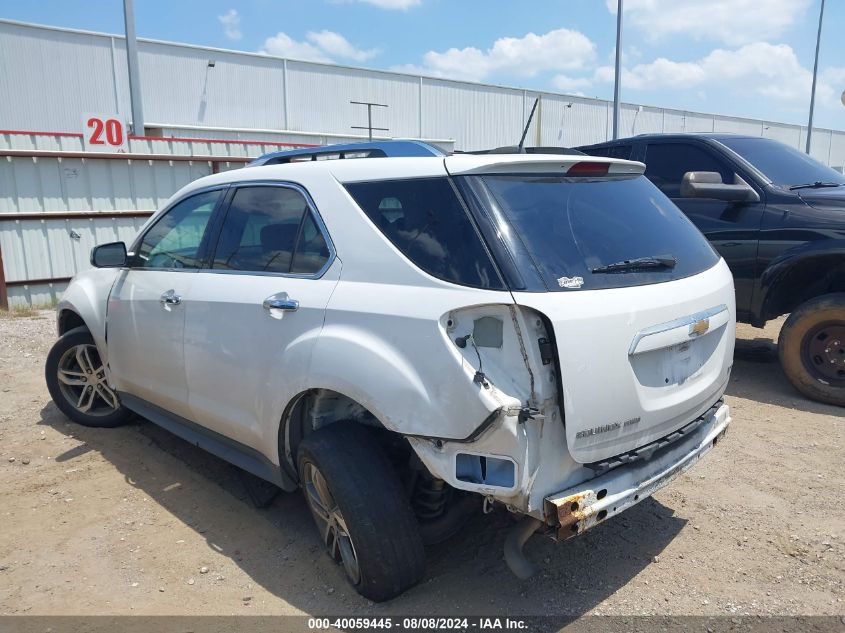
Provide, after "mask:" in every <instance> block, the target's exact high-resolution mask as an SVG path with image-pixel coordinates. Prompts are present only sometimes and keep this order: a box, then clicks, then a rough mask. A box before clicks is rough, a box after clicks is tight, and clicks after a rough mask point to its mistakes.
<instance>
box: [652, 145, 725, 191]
mask: <svg viewBox="0 0 845 633" xmlns="http://www.w3.org/2000/svg"><path fill="white" fill-rule="evenodd" d="M645 166H646V167H645V175H646V178H648V179H649V180H651V182H653V183H654V184H655V185H657V188H658V189H660V191H662V192H663V193H665V194H666V195H667V196H669V197H670V198H678V197H680V195H681V181H683V179H684V174H685V173H687V172H688V171H715V172H717V173H719V174H720V175H721V176H722V182H725V183H732V182H733V181H734V172H733V170H732V169H731V168H730V167H729V166H728V165H727V164H726V163H724V162H723V161H721V160H719V159H718V158H717V157H716V156H715V155H714V154H713V153H712V152H709V151H707V150H706V149H704V148H703V147H699V146H698V145H693V144H692V143H655V144H651V145H649V146H648V148H647V150H646V156H645Z"/></svg>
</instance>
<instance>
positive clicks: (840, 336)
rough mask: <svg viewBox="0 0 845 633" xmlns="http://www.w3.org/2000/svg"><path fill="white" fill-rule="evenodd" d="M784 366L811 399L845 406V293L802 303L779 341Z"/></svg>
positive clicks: (797, 387) (790, 376) (781, 360)
mask: <svg viewBox="0 0 845 633" xmlns="http://www.w3.org/2000/svg"><path fill="white" fill-rule="evenodd" d="M778 355H779V356H780V362H781V366H782V367H783V371H784V373H785V374H786V377H787V378H789V381H790V382H791V383H792V385H793V386H794V387H795V388H796V389H798V391H800V392H801V393H803V394H804V395H805V396H807V397H808V398H811V399H813V400H818V401H819V402H826V403H828V404H837V405H839V406H845V292H837V293H833V294H829V295H824V296H821V297H816V298H815V299H811V300H809V301H807V302H806V303H802V304H801V305H800V306H798V308H797V309H796V310H794V311H793V312H792V314H790V315H789V318H788V319H787V320H786V323H784V324H783V329H781V331H780V338H779V339H778Z"/></svg>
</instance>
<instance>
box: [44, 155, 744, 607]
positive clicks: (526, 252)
mask: <svg viewBox="0 0 845 633" xmlns="http://www.w3.org/2000/svg"><path fill="white" fill-rule="evenodd" d="M369 147H371V146H370V145H363V146H362V148H361V151H360V152H359V153H358V154H355V155H360V156H365V155H367V154H368V153H369V154H370V155H371V156H372V155H381V156H384V157H381V158H360V159H356V160H350V159H349V158H350V157H351V156H352V155H351V154H350V155H346V156H344V154H343V153H342V152H339V151H338V152H336V153H335V155H334V156H333V157H334V158H346V159H345V160H307V162H296V161H299V160H303V159H310V158H325V157H326V156H324V155H322V154H319V153H317V152H315V153H314V154H312V155H309V154H307V153H302V152H300V153H294V154H293V156H292V157H288V158H285V157H284V156H281V157H275V158H274V159H272V160H265V161H261V162H263V163H265V164H263V165H261V166H253V167H249V168H246V169H240V170H237V171H231V172H226V173H220V174H216V175H212V176H208V177H206V178H202V179H200V180H198V181H196V182H194V183H192V184H190V185H188V186H186V187H184V188H183V189H181V190H180V191H179V192H178V193H176V194H175V195H174V196H173V198H172V199H171V200H170V201H169V202H168V204H167V205H166V206H165V207H164V208H163V209H161V210H160V211H159V212H158V213H156V214H155V215H154V216H153V217H152V218H151V219H150V221H149V222H147V223H146V225H145V226H144V228H143V229H142V230H141V232H140V234H139V236H138V237H137V239H136V240H135V242H134V243H133V244H132V245H131V246H130V248H129V249H128V252H127V249H126V248H125V246H124V245H123V243H114V244H106V245H102V246H98V247H97V248H95V249H94V250H93V252H92V263H93V265H94V266H95V267H96V268H94V269H92V270H89V271H87V272H84V273H81V274H79V275H77V276H76V277H75V278H74V280H73V281H72V282H71V284H70V286H69V288H68V290H67V292H66V293H65V295H64V297H63V298H62V300H61V302H60V304H59V307H58V326H59V334H60V336H61V338H59V340H58V341H57V343H56V344H55V346H54V347H53V349H52V351H51V352H50V355H49V357H48V360H47V365H46V377H47V383H48V386H49V388H50V393H51V395H52V397H53V399H54V401H55V403H56V405H57V406H58V407H59V409H61V410H62V411H63V412H64V413H65V414H66V415H67V416H68V417H70V418H71V419H73V420H75V421H77V422H79V423H81V424H84V425H87V426H100V427H106V426H109V427H110V426H116V425H117V424H119V423H121V422H123V421H125V420H126V419H127V417H129V416H130V414H131V412H134V413H137V414H140V415H141V416H143V417H144V418H147V419H149V420H151V421H153V422H155V423H157V424H160V425H162V426H164V427H165V428H167V429H169V430H171V431H172V432H173V433H175V434H177V435H180V436H182V437H184V438H186V439H188V440H189V441H191V442H193V443H195V444H197V445H199V446H201V447H203V448H205V449H207V450H208V451H210V452H212V453H214V454H216V455H218V456H220V457H222V458H223V459H226V460H228V461H229V462H231V463H233V464H235V465H237V466H239V467H241V468H243V469H245V470H247V471H249V472H251V473H253V474H255V475H258V476H260V477H261V478H263V479H265V480H267V481H269V482H272V483H274V484H276V485H277V486H279V487H280V488H282V489H283V490H287V491H293V490H295V489H296V488H297V487H301V488H303V489H304V491H305V494H306V497H307V500H308V503H309V505H310V508H311V510H312V512H313V515H314V519H315V521H316V523H317V526H318V528H319V531H320V536H321V538H322V539H323V540H324V541H325V544H326V546H327V548H328V550H329V552H330V554H331V555H332V556H333V557H334V558H335V560H337V561H338V562H339V563H342V566H343V568H344V570H345V572H346V574H347V576H348V578H349V580H350V581H351V583H352V584H353V585H354V586H355V588H356V589H357V590H358V591H359V592H360V593H361V594H363V595H365V596H367V597H369V598H371V599H373V600H385V599H389V598H391V597H393V596H396V595H397V594H399V593H401V592H402V591H404V590H405V589H407V588H408V587H410V586H412V585H413V584H415V583H416V582H418V581H419V580H420V578H421V577H422V575H423V572H424V553H423V545H424V543H429V542H435V541H440V540H443V539H445V538H447V537H449V536H451V535H452V534H453V533H454V532H455V531H456V530H457V529H459V528H460V527H461V524H462V522H463V520H464V518H465V517H466V515H467V513H468V512H470V511H481V507H482V500H483V506H484V509H485V510H489V509H491V508H492V507H493V506H496V505H498V506H502V507H505V508H507V510H509V511H510V512H512V513H515V514H517V515H523V516H524V518H523V519H522V520H521V521H520V522H519V523H517V524H516V525H515V526H514V528H513V532H512V533H511V535H510V536H509V538H508V539H507V540H506V545H505V559H506V560H507V562H508V564H509V565H510V567H511V569H513V570H514V572H515V573H517V574H518V575H520V576H523V577H524V576H528V575H530V574H531V573H532V572H533V571H534V568H533V565H532V564H531V563H530V562H529V561H528V560H527V559H526V558H525V557H524V556H523V555H522V546H523V544H524V542H525V541H526V540H527V539H528V537H529V536H530V535H531V534H533V533H535V532H540V533H543V534H547V535H550V536H552V537H555V538H558V539H567V538H569V537H572V536H574V535H576V534H580V533H582V532H584V531H585V530H587V529H589V528H591V527H593V526H595V525H597V524H598V523H600V522H602V521H604V520H606V519H608V518H610V517H612V516H613V515H615V514H618V513H619V512H621V511H623V510H625V509H626V508H628V507H630V506H632V505H633V504H635V503H637V502H638V501H641V500H643V499H644V498H646V497H647V496H649V495H651V494H652V493H653V492H654V491H655V490H658V489H659V488H661V487H662V486H664V485H666V484H667V483H668V482H669V481H670V480H672V479H673V478H674V477H676V476H677V475H679V474H680V473H682V472H684V471H685V470H686V469H687V468H689V467H690V466H691V465H693V464H694V463H695V462H696V461H697V460H698V458H699V457H701V456H702V455H703V454H704V453H706V452H707V451H708V450H709V449H710V448H711V447H712V446H714V445H715V444H716V442H717V441H718V440H719V438H720V437H721V436H722V435H723V434H724V433H725V431H726V429H727V426H728V424H729V422H730V420H731V418H730V415H729V412H728V407H727V406H726V405H725V404H724V403H723V402H722V395H723V393H724V391H725V387H726V385H727V383H728V379H729V375H730V370H731V365H732V362H733V361H732V357H733V347H734V328H735V321H734V320H735V306H734V290H733V281H732V278H731V274H730V271H729V270H728V268H727V266H726V265H725V262H724V261H723V260H722V259H720V258H719V256H718V255H717V254H716V252H715V251H714V250H713V249H712V248H711V247H710V245H709V244H708V242H707V241H706V240H705V239H704V237H703V236H702V235H701V234H700V233H699V232H698V230H697V229H696V228H695V227H694V226H693V225H692V224H691V223H690V222H689V221H688V220H687V219H686V217H685V216H684V214H683V213H681V212H680V211H679V210H678V208H677V207H675V205H674V204H672V202H670V201H669V199H668V198H666V197H665V196H664V195H663V194H662V193H661V192H660V191H659V190H658V189H657V188H655V187H654V186H653V185H652V184H651V183H650V182H649V181H648V180H647V179H646V178H644V177H643V176H642V172H643V169H644V166H643V165H642V164H641V163H636V162H630V161H623V160H615V159H607V158H594V157H587V156H578V155H540V154H512V155H506V154H489V155H452V156H443V155H437V154H438V153H437V152H435V151H429V152H420V153H423V154H425V153H428V155H423V156H416V157H401V158H397V157H391V156H390V154H391V152H392V151H393V148H397V150H399V149H402V148H404V149H407V144H402V143H400V142H396V143H395V144H393V145H391V144H390V143H384V144H381V149H379V150H378V151H375V150H373V151H369V152H368V150H367V148H369ZM329 149H330V148H329ZM326 151H328V150H327V149H326V148H323V150H322V152H323V153H325V152H326ZM397 153H401V152H398V151H397ZM408 153H411V154H413V153H414V152H413V151H409V152H408ZM330 157H332V156H330ZM273 162H276V163H285V164H271V163H273Z"/></svg>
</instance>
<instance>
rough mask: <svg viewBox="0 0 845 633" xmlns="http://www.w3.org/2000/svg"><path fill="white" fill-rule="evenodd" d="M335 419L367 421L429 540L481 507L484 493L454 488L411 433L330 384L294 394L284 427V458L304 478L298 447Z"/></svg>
mask: <svg viewBox="0 0 845 633" xmlns="http://www.w3.org/2000/svg"><path fill="white" fill-rule="evenodd" d="M332 424H345V425H350V426H351V425H355V426H360V427H362V428H361V429H360V430H361V432H362V433H367V432H368V433H369V434H370V435H371V437H372V438H373V439H374V440H376V441H377V442H378V444H379V446H380V448H381V450H382V451H383V452H384V454H385V455H386V456H387V458H388V461H390V463H391V464H392V465H393V467H394V469H395V470H396V474H397V475H398V477H399V480H400V482H401V483H402V487H403V489H404V490H405V492H406V494H407V495H408V501H409V502H410V504H411V507H412V508H413V510H414V514H415V516H416V518H417V520H418V521H419V525H420V533H421V535H422V538H423V541H424V542H425V543H427V544H432V543H440V542H441V541H443V540H445V539H447V538H449V537H450V536H452V535H453V534H455V533H456V532H457V531H459V530H460V529H461V527H462V526H463V525H464V523H465V522H466V520H467V519H468V517H469V516H470V515H471V514H472V513H473V512H476V511H477V510H478V509H479V508H480V497H479V496H477V495H474V494H469V493H465V492H462V491H459V490H455V489H454V488H452V487H451V486H450V485H449V484H447V483H446V482H445V481H443V480H441V479H439V478H438V477H436V476H435V475H433V474H432V473H431V472H430V471H429V470H428V469H427V468H426V466H425V464H423V463H422V461H421V460H420V459H419V458H418V457H417V454H416V453H415V452H414V449H413V448H411V444H410V443H409V442H408V439H407V438H406V437H405V436H404V435H401V434H399V433H396V432H395V431H390V430H388V429H386V428H385V427H384V425H383V424H381V422H380V421H379V420H378V419H377V418H376V417H375V416H374V415H373V414H372V413H371V412H370V411H368V410H367V408H366V407H365V406H363V405H362V404H360V403H358V402H356V401H355V400H354V399H352V398H350V397H348V396H346V395H344V394H342V393H338V392H337V391H332V390H330V389H311V390H308V391H304V392H302V393H301V394H299V395H298V396H297V397H296V398H294V399H293V401H292V402H291V404H290V405H289V406H288V410H287V411H286V412H285V415H284V416H283V418H282V423H281V425H280V429H279V462H280V464H281V465H282V468H283V469H284V470H285V472H286V473H287V474H288V475H289V476H290V477H291V478H292V479H293V481H295V482H299V473H298V472H297V465H296V453H297V450H298V448H299V444H300V443H301V442H302V440H303V438H304V437H305V436H306V435H308V433H310V432H313V431H316V430H318V429H321V428H323V427H326V426H329V425H332Z"/></svg>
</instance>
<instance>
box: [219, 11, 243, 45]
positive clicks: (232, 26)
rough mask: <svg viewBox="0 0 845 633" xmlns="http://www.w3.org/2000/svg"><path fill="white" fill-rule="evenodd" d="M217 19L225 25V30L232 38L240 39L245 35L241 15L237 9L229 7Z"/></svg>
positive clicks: (227, 35)
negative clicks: (242, 31)
mask: <svg viewBox="0 0 845 633" xmlns="http://www.w3.org/2000/svg"><path fill="white" fill-rule="evenodd" d="M217 20H218V21H219V22H220V24H222V25H223V31H224V33H225V34H226V37H228V38H229V39H230V40H239V39H241V37H243V33H241V16H240V15H238V12H237V11H236V10H235V9H229V10H228V11H227V12H226V13H224V14H223V15H218V16H217Z"/></svg>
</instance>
